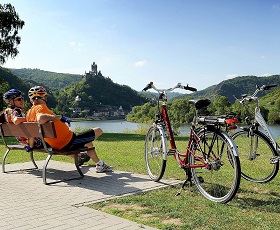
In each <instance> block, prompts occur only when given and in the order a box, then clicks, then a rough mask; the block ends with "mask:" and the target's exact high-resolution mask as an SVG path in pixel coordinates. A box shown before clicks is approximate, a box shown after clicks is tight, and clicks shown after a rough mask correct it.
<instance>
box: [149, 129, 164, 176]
mask: <svg viewBox="0 0 280 230" xmlns="http://www.w3.org/2000/svg"><path fill="white" fill-rule="evenodd" d="M166 161H167V140H166V135H165V131H164V129H163V128H162V127H160V126H157V125H153V126H151V127H150V128H149V130H148V132H147V134H146V138H145V162H146V168H147V171H148V174H149V176H150V178H151V179H152V180H153V181H159V180H160V179H161V178H162V177H163V175H164V172H165V168H166Z"/></svg>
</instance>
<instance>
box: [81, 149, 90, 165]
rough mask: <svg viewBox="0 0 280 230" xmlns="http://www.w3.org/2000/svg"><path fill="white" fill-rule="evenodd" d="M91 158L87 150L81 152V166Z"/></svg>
mask: <svg viewBox="0 0 280 230" xmlns="http://www.w3.org/2000/svg"><path fill="white" fill-rule="evenodd" d="M89 160H90V156H89V155H87V154H86V153H85V152H81V156H80V157H79V166H82V165H83V164H84V163H85V162H88V161H89Z"/></svg>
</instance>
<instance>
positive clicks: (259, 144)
mask: <svg viewBox="0 0 280 230" xmlns="http://www.w3.org/2000/svg"><path fill="white" fill-rule="evenodd" d="M232 138H233V140H234V142H235V144H236V145H237V148H238V153H239V158H240V164H241V167H242V168H241V170H242V172H241V176H242V177H243V178H245V179H246V180H249V181H253V182H258V183H266V182H268V181H271V180H272V179H273V178H274V177H275V176H276V174H277V172H278V170H279V162H277V163H275V164H271V163H270V159H271V158H272V157H274V156H277V152H276V150H275V149H274V148H273V145H272V144H271V143H270V141H269V139H268V137H266V135H264V134H263V133H262V132H260V131H254V132H253V133H252V134H251V133H250V131H247V130H243V131H239V132H237V133H235V134H234V135H233V136H232Z"/></svg>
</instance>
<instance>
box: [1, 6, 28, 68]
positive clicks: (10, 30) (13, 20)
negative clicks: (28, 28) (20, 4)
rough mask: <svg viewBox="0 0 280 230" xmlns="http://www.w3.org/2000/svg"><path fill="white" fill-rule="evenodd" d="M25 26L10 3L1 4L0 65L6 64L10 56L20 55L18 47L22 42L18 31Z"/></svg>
mask: <svg viewBox="0 0 280 230" xmlns="http://www.w3.org/2000/svg"><path fill="white" fill-rule="evenodd" d="M23 26H24V21H22V20H21V19H20V18H19V16H18V14H17V12H16V11H15V8H14V7H13V6H12V5H11V4H10V3H8V4H4V5H2V4H0V36H1V37H0V65H2V64H4V63H5V62H6V59H7V58H8V57H9V56H11V58H15V57H16V56H17V55H18V53H19V51H18V49H17V46H18V45H19V44H20V42H21V37H20V36H19V35H18V30H19V29H22V27H23Z"/></svg>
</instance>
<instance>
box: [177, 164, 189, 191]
mask: <svg viewBox="0 0 280 230" xmlns="http://www.w3.org/2000/svg"><path fill="white" fill-rule="evenodd" d="M184 170H185V172H186V180H185V181H184V183H183V184H182V186H181V188H180V190H179V192H177V193H176V194H175V196H179V195H181V192H182V191H183V189H184V187H185V186H186V184H187V183H188V182H189V187H191V186H192V174H191V170H190V169H189V168H187V169H184Z"/></svg>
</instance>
